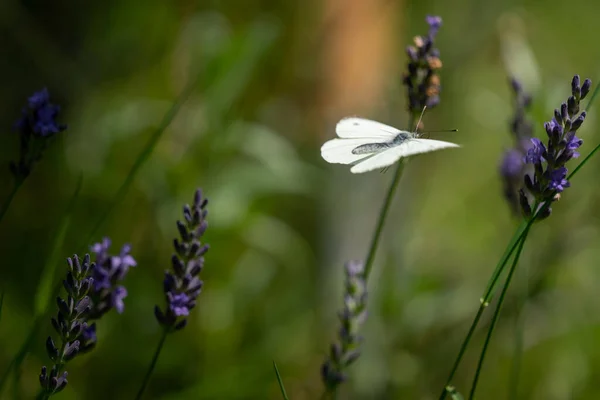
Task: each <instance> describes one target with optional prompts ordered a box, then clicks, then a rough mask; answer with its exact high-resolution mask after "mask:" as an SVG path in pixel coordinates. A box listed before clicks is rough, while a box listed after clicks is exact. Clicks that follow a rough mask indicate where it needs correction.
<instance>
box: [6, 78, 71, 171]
mask: <svg viewBox="0 0 600 400" xmlns="http://www.w3.org/2000/svg"><path fill="white" fill-rule="evenodd" d="M59 111H60V107H58V106H56V105H54V104H51V103H50V95H49V93H48V90H47V89H45V88H44V89H42V90H41V91H39V92H35V93H34V94H33V95H32V96H31V97H30V98H29V99H28V105H27V107H25V108H23V110H22V113H21V118H20V119H19V120H18V121H17V122H16V123H15V125H14V128H15V130H16V131H18V132H19V137H20V145H21V148H20V158H19V160H18V161H14V162H11V163H10V171H11V173H12V174H13V175H14V176H15V178H16V179H17V180H18V181H23V180H24V179H25V178H27V177H28V176H29V174H30V173H31V170H32V168H33V165H34V164H35V162H36V161H39V160H40V159H41V158H42V154H43V152H44V150H45V149H46V148H47V147H48V144H49V140H50V139H51V138H52V137H53V136H54V135H56V134H58V133H60V132H62V131H64V130H65V129H67V126H66V125H62V124H59V123H57V122H56V118H57V117H58V113H59Z"/></svg>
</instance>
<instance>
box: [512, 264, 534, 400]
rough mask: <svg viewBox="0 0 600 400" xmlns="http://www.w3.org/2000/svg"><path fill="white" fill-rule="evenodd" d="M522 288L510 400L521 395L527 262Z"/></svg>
mask: <svg viewBox="0 0 600 400" xmlns="http://www.w3.org/2000/svg"><path fill="white" fill-rule="evenodd" d="M522 272H523V273H522V274H521V275H522V276H521V277H520V278H521V280H522V281H521V284H522V287H521V288H520V289H521V290H520V292H521V293H520V304H518V305H517V312H516V324H515V325H516V326H515V351H514V356H513V362H512V367H511V368H512V373H511V375H510V382H509V386H508V387H509V390H508V400H516V399H517V398H518V394H519V377H520V375H521V364H522V360H523V349H524V342H523V341H524V336H525V306H526V304H527V297H528V294H529V282H528V279H529V268H528V263H527V262H526V263H525V265H524V266H523V268H522Z"/></svg>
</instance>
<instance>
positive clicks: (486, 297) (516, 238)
mask: <svg viewBox="0 0 600 400" xmlns="http://www.w3.org/2000/svg"><path fill="white" fill-rule="evenodd" d="M530 224H531V223H530V222H527V223H523V224H521V226H520V227H519V228H518V229H517V231H516V232H515V234H514V235H513V238H512V239H511V241H510V242H509V244H508V246H507V247H506V250H505V251H504V254H503V255H502V257H501V258H500V261H499V262H498V265H496V269H495V270H494V273H493V274H492V277H491V278H490V280H489V282H488V284H487V288H486V290H485V293H484V294H483V296H482V297H481V299H480V300H479V308H478V310H477V314H476V315H475V318H474V319H473V322H472V323H471V327H470V328H469V332H468V333H467V336H466V337H465V340H463V343H462V345H461V347H460V350H459V352H458V356H457V357H456V360H455V361H454V365H453V366H452V370H451V371H450V374H449V375H448V379H447V380H446V384H445V385H444V388H443V389H442V393H441V394H440V397H439V399H440V400H444V399H445V398H446V394H447V393H448V390H449V389H448V388H449V387H450V384H451V383H452V380H453V379H454V374H456V371H457V370H458V366H459V365H460V362H461V361H462V358H463V356H464V354H465V352H466V350H467V347H468V346H469V343H470V342H471V338H472V336H473V333H474V332H475V328H477V325H478V324H479V320H480V318H481V315H482V314H483V312H484V311H485V309H486V308H487V306H488V305H489V302H490V301H491V299H492V297H493V292H494V289H495V286H496V282H497V281H498V278H499V277H500V275H501V274H502V271H503V270H504V266H505V265H506V263H507V262H508V260H509V258H510V256H511V255H512V254H513V252H514V251H515V249H516V248H517V244H518V243H519V242H520V240H521V239H522V237H523V234H524V233H525V232H526V231H527V229H529V226H530Z"/></svg>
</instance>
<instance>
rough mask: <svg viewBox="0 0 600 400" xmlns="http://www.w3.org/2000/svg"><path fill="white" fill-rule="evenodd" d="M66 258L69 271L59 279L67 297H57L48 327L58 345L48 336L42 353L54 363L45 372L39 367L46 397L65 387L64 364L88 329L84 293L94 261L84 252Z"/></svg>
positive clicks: (75, 352)
mask: <svg viewBox="0 0 600 400" xmlns="http://www.w3.org/2000/svg"><path fill="white" fill-rule="evenodd" d="M67 261H68V264H69V271H68V273H67V278H66V279H65V280H64V282H63V284H64V287H65V289H66V291H67V299H66V300H64V299H62V298H61V297H58V298H57V305H58V314H57V317H56V318H52V326H53V327H54V330H55V331H56V333H57V334H58V336H59V337H60V341H61V345H60V346H58V347H57V346H56V345H55V344H54V341H53V340H52V337H51V336H48V339H47V340H46V352H47V353H48V357H50V360H52V362H53V364H54V365H53V366H52V368H51V369H50V370H49V371H48V368H46V366H43V367H42V371H41V373H40V377H39V378H40V385H41V386H42V391H43V394H44V396H45V398H49V397H50V396H52V395H54V394H56V393H58V392H60V391H61V390H63V389H64V388H65V387H66V386H67V371H64V367H65V364H66V363H67V362H68V361H70V360H72V359H73V358H74V357H75V356H77V355H78V354H80V353H81V351H80V350H81V341H82V340H84V336H85V334H86V333H85V332H88V330H89V328H90V327H88V325H87V323H86V319H87V317H88V313H89V311H90V308H91V301H90V298H89V297H88V296H87V293H88V292H89V291H90V290H91V288H92V283H93V278H90V277H89V276H88V275H89V272H90V271H91V269H93V268H94V263H90V256H89V255H88V254H86V255H85V257H84V259H83V262H80V261H79V257H77V255H74V256H73V258H69V259H67ZM94 336H95V335H94Z"/></svg>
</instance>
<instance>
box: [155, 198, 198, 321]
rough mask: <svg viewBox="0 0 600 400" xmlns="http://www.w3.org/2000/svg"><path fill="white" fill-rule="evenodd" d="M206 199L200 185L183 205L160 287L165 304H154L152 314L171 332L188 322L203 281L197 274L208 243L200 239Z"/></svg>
mask: <svg viewBox="0 0 600 400" xmlns="http://www.w3.org/2000/svg"><path fill="white" fill-rule="evenodd" d="M207 204H208V200H207V199H205V198H203V196H202V191H201V190H200V189H198V190H196V191H195V192H194V202H193V204H192V206H189V205H185V206H184V207H183V219H184V221H185V222H182V221H177V224H176V225H177V230H178V231H179V236H180V238H179V239H175V240H174V242H173V243H174V248H175V253H174V254H173V255H172V256H171V265H172V267H173V271H172V272H171V271H165V279H164V281H163V291H164V293H165V299H166V303H167V305H166V307H165V309H164V310H161V308H160V307H159V306H155V308H154V315H155V317H156V320H157V321H158V323H159V324H161V325H162V326H164V327H165V328H166V329H167V330H169V331H170V332H174V331H177V330H181V329H183V328H184V327H185V326H186V324H187V318H186V317H187V316H189V314H190V310H191V309H193V308H194V307H195V305H196V297H197V296H198V295H199V294H200V290H201V288H202V284H203V282H202V281H201V280H200V279H199V278H198V275H199V274H200V272H201V271H202V266H203V265H204V254H205V253H206V251H207V250H208V246H207V245H203V244H201V243H200V241H199V239H200V238H201V237H202V236H203V235H204V233H205V231H206V227H207V226H208V225H207V222H206V220H205V218H206V216H207V210H206V206H207Z"/></svg>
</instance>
